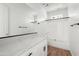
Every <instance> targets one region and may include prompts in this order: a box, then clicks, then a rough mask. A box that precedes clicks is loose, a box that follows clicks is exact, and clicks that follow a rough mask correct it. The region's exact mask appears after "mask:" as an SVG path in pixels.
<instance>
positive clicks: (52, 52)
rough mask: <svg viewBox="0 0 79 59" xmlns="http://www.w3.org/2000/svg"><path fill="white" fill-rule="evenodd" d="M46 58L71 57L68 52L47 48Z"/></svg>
mask: <svg viewBox="0 0 79 59" xmlns="http://www.w3.org/2000/svg"><path fill="white" fill-rule="evenodd" d="M48 56H71V53H70V51H68V50H64V49H61V48H56V47H52V46H48Z"/></svg>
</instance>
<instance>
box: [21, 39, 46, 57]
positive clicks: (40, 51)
mask: <svg viewBox="0 0 79 59" xmlns="http://www.w3.org/2000/svg"><path fill="white" fill-rule="evenodd" d="M20 56H47V41H46V40H43V41H42V42H40V43H38V44H36V45H35V46H34V47H33V48H31V49H29V50H28V51H24V52H23V53H22V54H20Z"/></svg>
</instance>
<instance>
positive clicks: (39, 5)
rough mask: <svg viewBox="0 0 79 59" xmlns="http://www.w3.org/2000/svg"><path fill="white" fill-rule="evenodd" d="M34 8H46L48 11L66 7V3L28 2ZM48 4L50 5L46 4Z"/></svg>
mask: <svg viewBox="0 0 79 59" xmlns="http://www.w3.org/2000/svg"><path fill="white" fill-rule="evenodd" d="M26 4H27V5H28V6H30V7H31V8H33V9H34V10H37V11H38V10H40V9H44V10H46V11H47V12H49V11H53V10H57V9H59V8H64V7H66V4H65V3H26ZM47 4H48V6H46V5H47ZM45 6H46V7H45Z"/></svg>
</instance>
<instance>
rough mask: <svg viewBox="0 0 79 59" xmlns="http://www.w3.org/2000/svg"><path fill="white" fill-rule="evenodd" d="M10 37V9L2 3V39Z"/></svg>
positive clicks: (0, 5)
mask: <svg viewBox="0 0 79 59" xmlns="http://www.w3.org/2000/svg"><path fill="white" fill-rule="evenodd" d="M6 35H8V7H7V6H6V5H4V4H1V3H0V37H4V36H6Z"/></svg>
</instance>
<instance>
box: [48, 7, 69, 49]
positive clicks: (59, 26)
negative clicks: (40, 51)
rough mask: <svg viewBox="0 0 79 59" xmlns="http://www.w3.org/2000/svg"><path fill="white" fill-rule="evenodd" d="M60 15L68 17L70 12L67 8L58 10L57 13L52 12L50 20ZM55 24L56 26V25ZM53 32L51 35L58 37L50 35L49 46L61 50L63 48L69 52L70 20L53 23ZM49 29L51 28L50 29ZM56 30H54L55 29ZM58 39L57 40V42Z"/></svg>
mask: <svg viewBox="0 0 79 59" xmlns="http://www.w3.org/2000/svg"><path fill="white" fill-rule="evenodd" d="M58 14H62V15H63V17H66V16H68V10H67V8H62V9H58V10H56V11H51V12H48V19H50V18H51V16H55V15H58ZM54 23H55V25H54ZM50 27H52V30H51V31H49V30H48V31H49V32H50V33H52V35H56V36H54V37H53V36H50V35H51V34H49V35H48V36H49V38H50V39H48V42H49V45H53V46H56V47H59V48H63V49H67V50H69V39H68V27H69V26H68V19H65V20H64V19H63V20H62V21H52V26H50ZM48 28H49V27H48ZM54 28H55V29H56V30H53V29H54ZM54 32H55V34H54ZM55 39H56V40H55Z"/></svg>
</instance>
